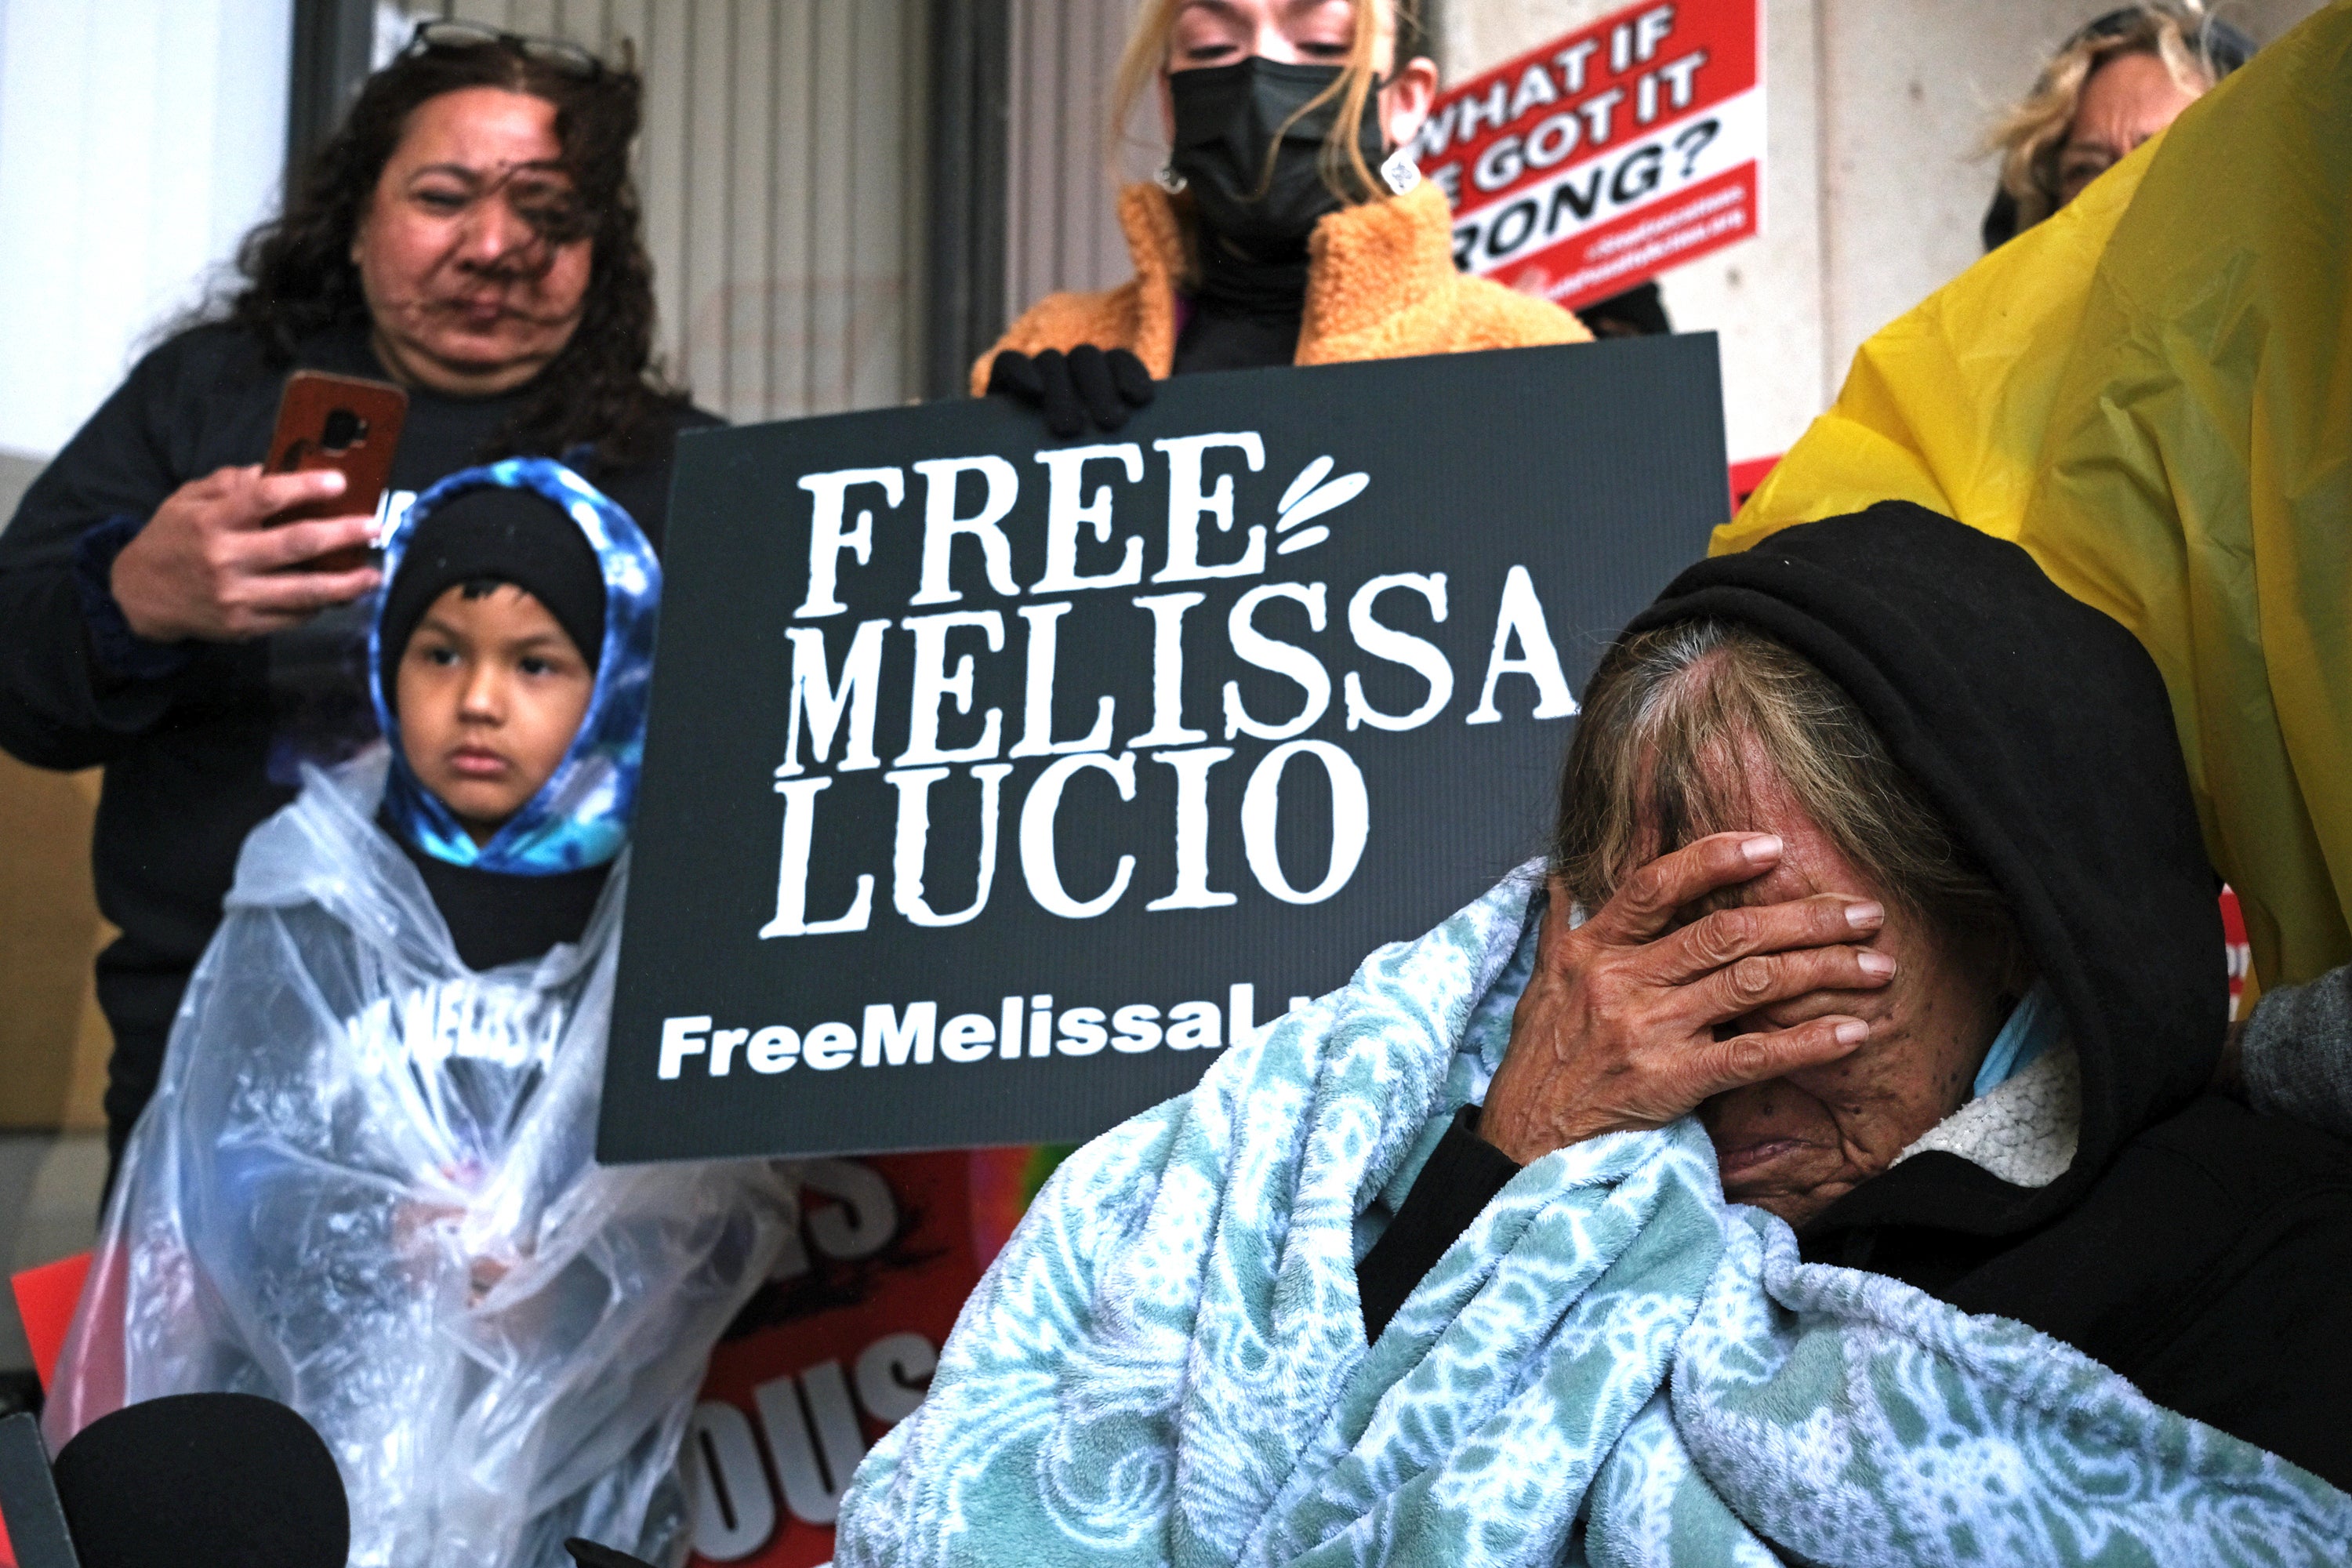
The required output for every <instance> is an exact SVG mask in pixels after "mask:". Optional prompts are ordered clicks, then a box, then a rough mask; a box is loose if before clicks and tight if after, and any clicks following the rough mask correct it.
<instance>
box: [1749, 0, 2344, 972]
mask: <svg viewBox="0 0 2352 1568" xmlns="http://www.w3.org/2000/svg"><path fill="white" fill-rule="evenodd" d="M2347 295H2352V0H2337V3H2336V4H2335V5H2330V6H2329V7H2328V8H2327V9H2326V10H2325V11H2322V12H2321V13H2319V14H2318V15H2317V16H2313V17H2312V18H2311V19H2309V20H2308V21H2306V22H2305V24H2304V25H2303V26H2300V27H2298V28H2296V29H2295V30H2294V32H2292V33H2290V34H2289V35H2288V36H2287V37H2284V38H2282V39H2280V40H2279V41H2278V42H2276V43H2274V44H2273V45H2272V46H2270V47H2268V48H2266V49H2264V50H2263V51H2262V53H2261V54H2260V55H2258V56H2257V57H2256V58H2254V60H2253V61H2252V63H2251V64H2250V65H2249V66H2247V67H2246V68H2244V69H2242V70H2241V71H2239V72H2238V73H2237V74H2235V75H2234V76H2232V77H2231V78H2230V79H2228V80H2227V81H2225V82H2224V83H2222V85H2221V87H2220V88H2219V89H2216V90H2215V91H2213V92H2211V93H2210V94H2208V95H2207V96H2206V97H2205V98H2204V99H2203V100H2200V101H2199V102H2198V103H2197V104H2195V105H2193V106H2192V107H2191V108H2190V109H2189V110H2188V112H2187V113H2185V114H2183V115H2182V116H2181V117H2180V119H2179V121H2177V122H2175V124H2174V125H2173V127H2172V128H2171V130H2169V131H2168V132H2166V133H2165V134H2164V135H2163V136H2161V137H2158V139H2157V140H2155V141H2154V142H2150V143H2148V144H2147V146H2145V147H2143V148H2141V149H2140V151H2139V152H2138V153H2135V154H2134V155H2133V156H2132V157H2131V158H2129V159H2126V161H2125V162H2124V163H2121V164H2119V165H2117V166H2116V168H2115V169H2114V170H2113V171H2112V172H2110V173H2109V174H2106V175H2105V176H2103V177H2102V178H2100V179H2099V180H2098V181H2096V182H2095V184H2093V185H2092V186H2091V188H2090V189H2089V190H2088V191H2086V192H2084V195H2082V196H2081V197H2079V198H2078V199H2077V200H2076V201H2075V202H2074V204H2073V205H2071V206H2069V207H2067V208H2066V209H2064V210H2063V211H2062V212H2061V213H2059V214H2058V215H2057V216H2054V217H2053V218H2051V219H2050V220H2049V221H2047V222H2045V223H2043V224H2042V225H2040V226H2037V227H2035V228H2032V229H2030V230H2028V231H2027V232H2026V233H2025V234H2024V235H2022V236H2021V237H2019V238H2017V239H2015V240H2013V241H2011V243H2010V244H2008V245H2006V246H2004V247H2001V248H2000V250H1998V251H1995V252H1994V253H1993V254H1992V255H1990V256H1988V257H1986V258H1984V259H1983V260H1982V261H1980V262H1979V263H1978V264H1977V265H1976V266H1974V267H1972V268H1969V270H1968V271H1967V272H1966V273H1964V274H1962V275H1961V276H1960V277H1959V278H1958V279H1956V280H1954V281H1953V282H1952V283H1950V284H1948V285H1947V286H1946V287H1945V288H1944V289H1940V290H1939V291H1937V293H1936V294H1934V295H1932V296H1930V297H1929V298H1928V299H1927V302H1926V303H1924V304H1922V305H1920V306H1919V307H1918V308H1917V309H1916V310H1913V311H1911V313H1910V314H1908V315H1906V316H1905V317H1903V318H1902V319H1900V320H1899V321H1895V323H1894V324H1893V325H1891V326H1889V327H1887V328H1886V329H1885V330H1884V331H1881V332H1879V333H1878V335H1877V336H1876V337H1874V338H1873V339H1871V340H1870V342H1867V343H1865V344H1864V346H1863V348H1862V350H1861V352H1860V353H1858V354H1857V355H1856V356H1855V359H1854V363H1853V370H1852V371H1851V373H1850V374H1849V375H1848V377H1847V380H1846V384H1845V386H1844V389H1843V391H1842V392H1841V393H1840V395H1839V396H1838V400H1837V403H1836V405H1834V406H1833V407H1832V408H1831V410H1830V411H1829V413H1827V414H1826V415H1824V416H1822V417H1821V418H1820V419H1819V420H1817V421H1815V422H1814V424H1813V426H1812V427H1811V429H1809V430H1808V431H1807V432H1806V433H1805V435H1804V437H1802V438H1801V440H1800V441H1799V442H1798V443H1797V445H1796V446H1795V447H1792V448H1791V449H1790V453H1789V455H1788V457H1787V458H1784V459H1783V460H1782V461H1781V463H1780V467H1779V468H1776V469H1775V470H1774V471H1773V473H1772V475H1771V477H1770V479H1768V480H1767V481H1766V482H1765V484H1764V486H1763V487H1762V488H1761V489H1759V490H1758V491H1757V492H1756V493H1755V495H1754V496H1752V497H1751V498H1750V499H1749V500H1748V505H1747V506H1746V507H1745V508H1744V509H1743V510H1741V511H1740V514H1739V516H1738V518H1737V519H1735V520H1734V521H1732V522H1731V523H1729V524H1728V525H1727V526H1726V527H1724V528H1723V529H1721V530H1718V531H1717V534H1716V537H1715V542H1714V551H1715V552H1716V553H1718V554H1720V553H1723V552H1727V551H1733V550H1743V549H1746V548H1747V547H1748V545H1750V544H1753V543H1754V542H1756V541H1758V540H1759V539H1761V538H1763V537H1764V536H1765V535H1767V534H1769V533H1771V532H1772V531H1775V530H1777V529H1780V528H1784V527H1786V526H1788V525H1790V524H1791V523H1795V522H1801V521H1810V520H1812V519H1816V518H1822V517H1831V516H1836V515H1838V514H1841V513H1844V512H1852V511H1858V510H1862V509H1863V508H1864V507H1865V506H1867V505H1869V504H1870V503H1871V502H1873V501H1876V500H1885V499H1887V498H1890V497H1895V498H1902V499H1905V500H1915V501H1917V502H1919V503H1920V504H1922V505H1924V506H1928V507H1933V508H1935V509H1936V510H1939V511H1943V512H1947V513H1948V514H1950V515H1952V516H1954V517H1957V518H1958V519H1960V520H1961V521H1964V522H1967V523H1969V524H1971V525H1972V526H1974V527H1977V528H1980V529H1983V530H1984V531H1987V532H1989V533H1994V534H1998V535H2000V537H2002V538H2005V539H2013V540H2015V541H2016V542H2019V543H2020V544H2021V545H2023V546H2024V547H2025V548H2026V549H2027V550H2029V551H2030V552H2032V554H2033V556H2034V559H2035V560H2037V561H2039V562H2040V563H2041V564H2042V568H2043V570H2045V571H2047V572H2048V573H2049V574H2050V575H2051V576H2052V578H2053V579H2054V580H2055V581H2056V582H2057V583H2058V584H2060V585H2061V586H2062V587H2063V588H2065V589H2066V590H2067V591H2068V592H2069V593H2071V594H2073V595H2075V596H2076V597H2077V598H2080V599H2082V600H2084V601H2085V602H2086V603H2089V604H2092V605H2097V606H2098V607H2099V608H2100V609H2102V610H2105V611H2106V612H2107V613H2108V614H2109V615H2111V616H2115V617H2116V619H2117V620H2119V621H2121V622H2122V623H2123V624H2124V625H2125V626H2129V627H2130V628H2131V629H2132V631H2133V632H2134V633H2136V634H2137V636H2138V637H2139V639H2140V641H2141V642H2142V643H2143V644H2145V645H2146V646H2147V650H2148V652H2149V653H2150V654H2151V655H2153V656H2154V658H2155V659H2156V662H2157V664H2158V667H2159V668H2161V669H2162V671H2163V673H2164V679H2165V682H2166V685H2167V686H2168V688H2169V689H2170V691H2171V694H2172V705H2173V714H2174V718H2175V720H2176V721H2177V722H2178V723H2179V730H2180V742H2181V747H2182V750H2183V752H2185V753H2186V755H2187V758H2188V763H2189V777H2190V781H2191V783H2192V784H2193V785H2194V788H2195V791H2196V795H2197V802H2198V809H2199V811H2200V813H2201V814H2202V816H2203V818H2204V824H2205V835H2206V842H2207V844H2208V845H2209V846H2210V848H2211V851H2212V854H2213V859H2214V864H2215V865H2216V866H2217V867H2219V868H2221V872H2222V874H2223V875H2224V876H2226V877H2227V878H2228V879H2229V880H2230V882H2231V884H2232V885H2233V886H2234V887H2235V888H2236V889H2238V895H2239V898H2240V900H2242V904H2243V906H2244V909H2245V912H2246V921H2247V926H2248V930H2249V935H2250V936H2251V938H2252V942H2253V950H2254V967H2255V973H2256V974H2257V976H2259V978H2260V979H2261V980H2262V982H2263V984H2270V985H2276V984H2282V983H2293V982H2299V981H2304V980H2308V979H2310V978H2312V977H2313V976H2315V975H2316V974H2318V973H2322V972H2324V971H2326V970H2328V969H2331V968H2334V967H2335V966H2336V965H2338V964H2341V963H2347V962H2352V923H2347V909H2352V311H2347V303H2348V302H2352V301H2347ZM2112 783H2113V784H2114V787H2116V789H2118V790H2127V789H2129V788H2131V787H2132V782H2131V781H2130V780H2129V779H2116V780H2114V781H2112Z"/></svg>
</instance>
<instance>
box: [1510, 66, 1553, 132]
mask: <svg viewBox="0 0 2352 1568" xmlns="http://www.w3.org/2000/svg"><path fill="white" fill-rule="evenodd" d="M1558 102H1559V89H1556V88H1554V87H1553V86H1552V85H1551V73H1550V72H1549V71H1548V70H1546V69H1544V68H1543V67H1541V66H1539V65H1531V66H1529V67H1528V68H1527V69H1526V70H1524V71H1521V72H1520V73H1519V85H1518V89H1517V90H1516V91H1514V92H1513V93H1512V94H1511V119H1512V120H1513V121H1517V119H1518V118H1519V116H1520V115H1522V114H1525V113H1526V112H1527V111H1528V110H1530V109H1533V108H1536V107H1537V106H1538V105H1539V104H1546V103H1558Z"/></svg>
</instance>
